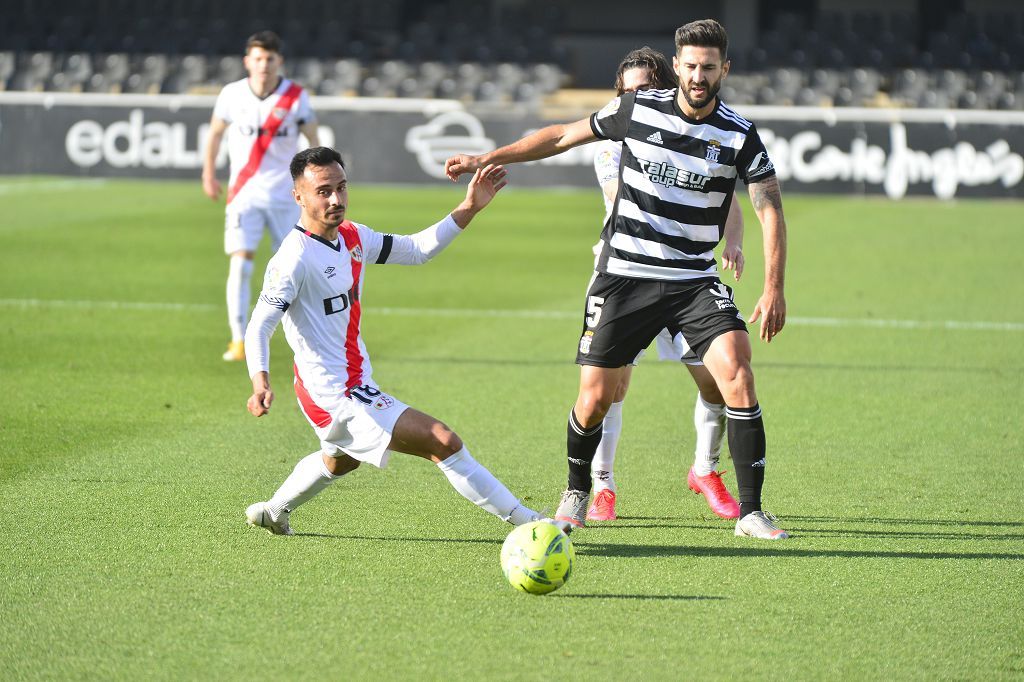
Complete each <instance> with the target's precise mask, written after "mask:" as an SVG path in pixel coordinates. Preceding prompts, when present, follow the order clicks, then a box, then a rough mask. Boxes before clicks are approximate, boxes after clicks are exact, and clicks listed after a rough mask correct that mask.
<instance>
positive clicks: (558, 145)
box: [444, 118, 597, 182]
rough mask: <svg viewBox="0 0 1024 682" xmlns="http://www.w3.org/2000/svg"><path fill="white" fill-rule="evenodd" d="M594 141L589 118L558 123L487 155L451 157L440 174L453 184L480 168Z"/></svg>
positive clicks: (557, 151) (542, 156)
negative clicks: (465, 174) (464, 175)
mask: <svg viewBox="0 0 1024 682" xmlns="http://www.w3.org/2000/svg"><path fill="white" fill-rule="evenodd" d="M596 139H597V136H596V135H594V131H593V130H591V129H590V119H589V118H584V119H581V120H579V121H576V122H574V123H565V124H562V123H558V124H555V125H550V126H547V127H546V128H541V129H540V130H538V131H536V132H534V133H530V134H529V135H527V136H526V137H524V138H522V139H520V140H517V141H515V142H513V143H512V144H509V145H505V146H504V147H499V148H498V149H495V150H494V151H493V152H488V153H487V154H481V155H480V156H469V155H468V154H459V155H457V156H453V157H451V158H450V159H448V160H447V161H445V162H444V172H445V175H447V176H448V178H449V179H450V180H451V181H452V182H455V181H456V180H458V178H459V176H460V175H462V174H463V173H473V172H475V171H477V170H478V169H480V168H483V167H484V166H489V165H498V164H509V163H521V162H523V161H536V160H537V159H546V158H548V157H549V156H555V155H556V154H561V153H562V152H564V151H567V150H569V149H572V148H573V147H576V146H578V145H581V144H584V143H586V142H593V141H594V140H596Z"/></svg>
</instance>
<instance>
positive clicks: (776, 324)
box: [747, 176, 787, 341]
mask: <svg viewBox="0 0 1024 682" xmlns="http://www.w3.org/2000/svg"><path fill="white" fill-rule="evenodd" d="M747 190H748V192H749V193H750V201H751V203H753V205H754V211H755V212H756V213H757V218H758V220H759V221H760V222H761V231H762V233H763V238H764V293H763V294H762V295H761V298H760V299H759V300H758V302H757V305H756V306H755V308H754V312H753V314H751V316H750V318H749V319H750V321H751V322H754V321H756V320H758V319H760V320H761V328H760V334H759V336H760V337H761V339H763V340H764V341H771V340H772V338H773V337H774V336H775V335H776V334H778V333H779V332H780V331H782V328H783V326H785V324H786V297H785V294H784V289H785V280H786V250H787V236H786V218H785V216H784V215H783V213H782V191H781V189H780V188H779V179H778V178H777V177H775V176H772V177H770V178H766V179H764V180H761V181H760V182H754V183H751V184H750V185H749V187H748V188H747Z"/></svg>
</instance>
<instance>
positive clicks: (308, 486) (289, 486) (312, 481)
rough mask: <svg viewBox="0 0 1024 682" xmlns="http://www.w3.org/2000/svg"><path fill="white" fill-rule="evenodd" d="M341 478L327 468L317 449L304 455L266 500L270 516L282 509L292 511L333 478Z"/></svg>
mask: <svg viewBox="0 0 1024 682" xmlns="http://www.w3.org/2000/svg"><path fill="white" fill-rule="evenodd" d="M337 478H341V477H340V476H335V475H334V474H332V473H331V472H330V471H328V470H327V465H326V464H324V458H323V454H322V453H321V452H319V451H317V452H314V453H313V454H311V455H306V456H305V457H303V458H302V459H300V460H299V463H298V464H296V465H295V468H294V469H292V473H291V474H289V476H288V478H286V479H284V483H282V484H281V487H280V488H278V489H277V492H276V493H274V496H273V497H271V498H270V501H269V502H267V511H269V512H270V516H271V518H275V519H276V518H277V517H278V516H280V515H281V512H282V511H288V512H293V511H295V508H296V507H298V506H299V505H300V504H303V503H305V502H308V501H309V500H311V499H313V497H315V496H316V495H317V494H318V493H319V492H320V491H321V490H324V489H325V488H327V486H329V485H330V484H332V483H334V480H335V479H337Z"/></svg>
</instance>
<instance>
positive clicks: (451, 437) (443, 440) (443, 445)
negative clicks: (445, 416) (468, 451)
mask: <svg viewBox="0 0 1024 682" xmlns="http://www.w3.org/2000/svg"><path fill="white" fill-rule="evenodd" d="M431 432H432V435H433V437H434V438H433V440H434V442H435V444H436V445H435V447H436V449H437V452H436V453H435V454H436V455H437V456H438V457H440V458H441V459H444V458H445V457H450V456H451V455H454V454H455V453H456V452H458V451H459V450H461V449H462V439H461V438H459V434H457V433H455V432H454V431H452V430H451V429H450V428H448V426H447V425H445V424H442V423H441V422H437V423H436V424H434V426H433V428H432V429H431Z"/></svg>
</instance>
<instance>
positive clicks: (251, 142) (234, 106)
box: [213, 78, 316, 210]
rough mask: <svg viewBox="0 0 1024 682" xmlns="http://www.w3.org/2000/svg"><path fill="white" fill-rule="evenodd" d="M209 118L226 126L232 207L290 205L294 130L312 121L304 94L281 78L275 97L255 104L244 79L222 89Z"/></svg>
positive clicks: (295, 144)
mask: <svg viewBox="0 0 1024 682" xmlns="http://www.w3.org/2000/svg"><path fill="white" fill-rule="evenodd" d="M213 115H214V116H215V117H217V118H219V119H221V120H222V121H224V122H225V123H228V124H229V128H228V133H227V144H228V161H229V162H230V166H231V181H230V183H229V185H228V203H229V204H230V205H231V207H232V208H235V209H238V210H244V209H246V208H249V207H261V208H266V207H270V206H275V205H280V204H287V205H292V204H294V203H295V200H294V199H293V198H292V178H291V175H290V173H289V172H288V165H289V164H290V163H291V160H292V157H293V156H295V152H297V151H298V145H299V126H300V125H303V124H305V123H312V122H315V121H316V115H315V114H314V113H313V108H312V107H311V106H310V104H309V96H308V95H307V94H306V91H305V90H303V89H302V88H301V87H299V85H298V84H296V83H294V82H292V81H290V80H288V79H287V78H282V79H281V83H280V84H279V85H278V86H277V88H276V89H275V90H274V92H272V93H270V95H268V96H267V97H264V98H263V99H260V98H259V97H257V96H256V94H255V93H253V91H252V88H250V87H249V80H248V79H247V78H243V79H242V80H238V81H235V82H234V83H228V84H227V85H225V86H224V88H223V89H222V90H221V91H220V95H218V96H217V103H216V104H215V105H214V107H213Z"/></svg>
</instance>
